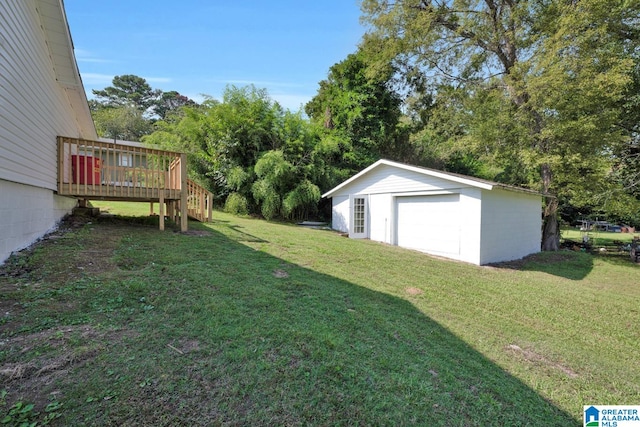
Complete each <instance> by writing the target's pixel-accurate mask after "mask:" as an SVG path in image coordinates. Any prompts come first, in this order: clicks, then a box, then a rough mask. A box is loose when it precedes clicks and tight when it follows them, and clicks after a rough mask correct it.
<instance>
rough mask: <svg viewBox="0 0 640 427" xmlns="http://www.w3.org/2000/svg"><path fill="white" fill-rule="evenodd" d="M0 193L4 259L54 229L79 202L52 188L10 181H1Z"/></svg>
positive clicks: (0, 252)
mask: <svg viewBox="0 0 640 427" xmlns="http://www.w3.org/2000/svg"><path fill="white" fill-rule="evenodd" d="M0 194H2V203H0V218H1V220H0V262H2V261H4V260H6V258H7V257H9V255H11V252H13V251H16V250H20V249H22V248H25V247H26V246H28V245H30V244H31V243H33V242H34V241H36V240H38V239H39V238H40V237H42V236H43V235H44V234H46V233H47V232H49V231H51V230H53V229H54V228H55V226H56V224H57V222H58V221H59V219H60V218H61V217H62V216H64V215H65V214H67V213H68V212H69V211H70V210H71V209H73V207H74V206H75V205H76V200H75V199H71V198H68V197H60V196H57V195H55V194H54V193H53V192H52V191H50V190H47V189H44V188H38V187H34V186H30V185H22V184H16V183H12V182H9V181H0ZM34 207H36V208H34Z"/></svg>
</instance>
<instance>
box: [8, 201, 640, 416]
mask: <svg viewBox="0 0 640 427" xmlns="http://www.w3.org/2000/svg"><path fill="white" fill-rule="evenodd" d="M138 205H139V206H143V207H144V214H148V204H138ZM112 209H113V210H112V213H117V212H118V211H117V209H116V208H112ZM127 209H129V208H128V207H127ZM123 212H124V211H123ZM125 213H126V214H127V215H130V214H131V212H130V211H126V212H125ZM214 217H215V218H216V221H215V222H214V223H213V224H206V225H205V224H198V223H191V224H190V227H191V232H190V233H189V234H182V233H176V232H173V231H164V232H160V231H158V230H157V229H156V227H155V225H154V224H153V223H151V224H150V225H141V224H132V223H131V221H129V220H127V221H123V220H119V219H117V218H115V219H114V218H111V219H103V220H98V221H95V220H92V221H91V224H85V225H84V226H82V227H80V228H76V229H74V230H73V231H71V232H69V233H66V234H60V235H59V236H55V238H53V239H48V240H45V241H44V242H43V243H42V244H41V245H38V246H37V247H36V248H35V249H33V251H32V252H31V253H29V254H27V255H21V256H16V257H12V258H11V259H10V260H9V261H8V263H7V266H6V267H5V269H4V273H2V272H0V292H1V294H2V299H1V300H0V314H4V316H3V317H0V343H2V345H0V391H1V389H3V388H4V389H6V391H7V395H6V405H5V406H6V409H7V410H8V408H9V406H10V405H13V404H14V403H15V402H25V403H34V404H35V407H34V410H35V411H40V412H41V413H42V414H44V408H45V407H46V405H47V404H51V403H54V404H55V407H56V408H58V409H57V413H58V414H60V418H57V419H54V420H53V421H51V425H61V426H62V425H74V426H76V425H77V426H81V425H123V424H126V425H154V426H159V425H167V426H170V425H228V426H231V425H257V426H260V425H265V426H266V425H291V426H293V425H389V426H400V425H435V426H468V425H493V426H511V425H531V426H537V425H553V426H567V425H580V421H579V420H581V417H582V406H583V405H585V404H632V403H634V402H636V403H637V402H638V401H640V372H639V371H638V369H637V366H636V364H637V361H638V360H640V348H639V346H638V342H639V341H640V331H639V330H638V328H637V325H638V324H639V323H640V310H639V309H638V304H637V301H638V298H639V297H640V286H638V284H639V280H638V277H639V275H638V273H640V268H639V267H638V266H636V265H632V264H631V263H630V262H625V259H624V258H620V259H617V258H613V257H594V256H591V255H589V254H586V253H574V252H562V253H556V254H541V255H540V256H537V257H534V258H532V259H530V260H528V261H525V262H519V263H513V264H511V265H505V266H498V267H476V266H471V265H467V264H463V263H457V262H450V261H444V260H437V259H433V258H430V257H428V256H426V255H423V254H420V253H417V252H413V251H408V250H403V249H400V248H397V247H392V246H387V245H382V244H378V243H375V242H370V241H357V240H351V239H347V238H344V237H341V236H339V235H338V234H336V233H333V232H329V231H320V230H309V229H305V228H301V227H296V226H292V225H284V224H277V223H268V222H265V221H261V220H254V219H246V218H237V217H233V216H229V215H226V214H222V213H218V212H216V213H215V215H214ZM137 222H138V223H140V222H141V221H137ZM1 410H2V407H1V406H0V411H1ZM0 415H2V413H1V412H0Z"/></svg>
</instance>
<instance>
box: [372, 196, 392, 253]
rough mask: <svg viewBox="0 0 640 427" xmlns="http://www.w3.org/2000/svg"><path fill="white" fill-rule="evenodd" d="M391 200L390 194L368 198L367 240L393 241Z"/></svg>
mask: <svg viewBox="0 0 640 427" xmlns="http://www.w3.org/2000/svg"><path fill="white" fill-rule="evenodd" d="M393 209H394V206H393V198H392V197H391V195H390V194H372V195H370V196H369V238H370V239H371V240H376V241H378V242H384V243H391V241H392V239H393V229H394V226H393V218H394V212H393Z"/></svg>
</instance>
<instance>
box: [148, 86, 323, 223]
mask: <svg viewBox="0 0 640 427" xmlns="http://www.w3.org/2000/svg"><path fill="white" fill-rule="evenodd" d="M156 127H157V130H156V132H154V133H153V134H152V135H150V136H148V137H146V138H145V142H148V143H158V144H159V145H161V146H163V147H165V148H169V149H174V150H179V151H184V152H187V153H189V165H190V167H191V170H190V171H189V173H190V174H191V175H192V177H193V178H195V179H197V180H198V181H200V182H202V183H205V185H206V186H207V187H208V188H210V189H211V190H212V191H213V192H214V194H215V195H216V198H217V199H223V200H224V199H226V204H225V208H226V209H227V210H229V211H231V212H236V213H244V212H249V213H260V214H262V215H263V216H264V217H265V218H269V219H271V218H291V219H298V218H303V217H305V216H307V215H311V214H313V213H315V212H316V211H317V203H318V200H319V199H320V189H319V187H318V186H317V185H316V184H315V183H316V182H318V181H323V180H326V179H327V173H326V172H325V166H326V165H325V162H324V155H323V154H322V153H320V152H318V151H317V150H316V146H317V145H318V141H319V133H318V132H317V127H315V126H313V125H311V124H310V123H309V122H308V121H306V120H305V119H304V118H303V117H302V116H301V114H294V113H290V112H288V111H284V110H283V109H282V108H281V107H280V105H278V104H277V103H275V102H273V101H272V100H271V99H270V98H269V96H268V93H267V92H266V91H265V90H263V89H256V88H255V87H254V86H247V87H244V88H238V87H234V86H229V87H227V89H226V90H225V93H224V95H223V98H222V100H221V101H216V100H213V99H209V100H206V101H205V102H204V103H203V104H202V105H199V106H195V107H185V108H184V109H183V114H182V115H181V117H179V119H178V120H171V121H160V122H158V123H157V124H156Z"/></svg>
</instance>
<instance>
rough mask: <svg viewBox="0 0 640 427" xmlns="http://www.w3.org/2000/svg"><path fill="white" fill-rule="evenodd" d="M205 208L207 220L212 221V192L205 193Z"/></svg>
mask: <svg viewBox="0 0 640 427" xmlns="http://www.w3.org/2000/svg"><path fill="white" fill-rule="evenodd" d="M207 208H208V210H209V215H208V216H207V222H213V194H212V193H207Z"/></svg>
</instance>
